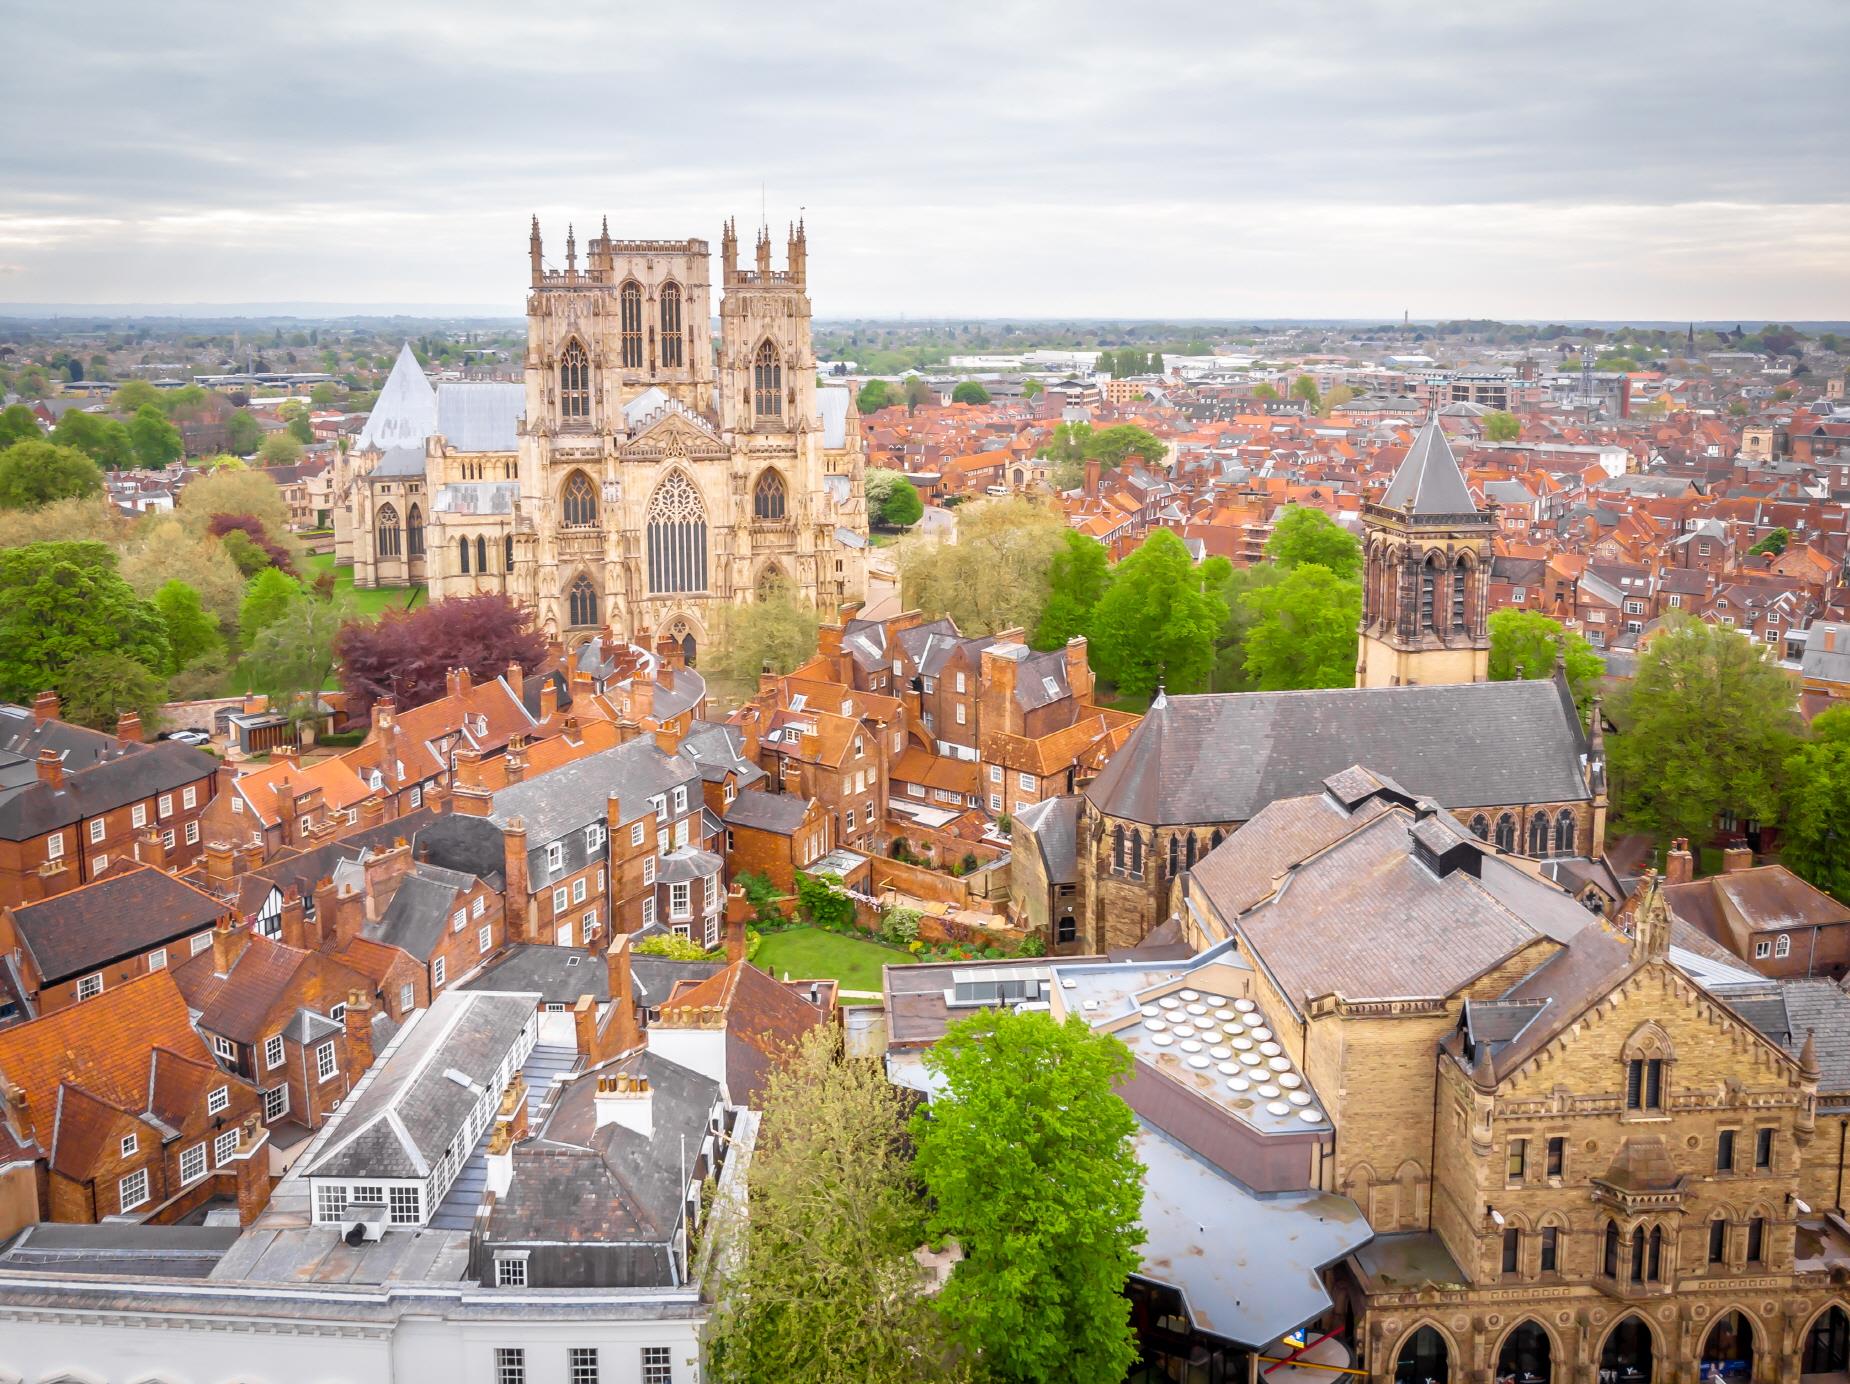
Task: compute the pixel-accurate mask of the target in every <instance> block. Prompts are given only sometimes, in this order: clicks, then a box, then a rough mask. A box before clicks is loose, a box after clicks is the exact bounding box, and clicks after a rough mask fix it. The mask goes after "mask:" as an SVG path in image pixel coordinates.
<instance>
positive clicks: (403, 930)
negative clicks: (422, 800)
mask: <svg viewBox="0 0 1850 1384" xmlns="http://www.w3.org/2000/svg"><path fill="white" fill-rule="evenodd" d="M475 885H476V879H475V876H473V875H465V874H462V873H461V872H459V871H456V870H446V869H444V868H443V867H442V866H440V865H430V864H426V863H423V862H419V863H418V864H415V865H413V866H412V867H411V871H410V873H408V874H407V875H405V877H404V878H403V879H401V880H400V881H399V882H398V889H397V890H396V892H394V893H393V895H392V902H391V903H389V904H387V905H386V910H385V912H384V913H382V914H380V916H379V920H378V921H377V922H372V923H368V924H366V926H365V927H363V928H361V929H360V935H361V936H362V937H366V938H368V939H370V940H371V941H374V942H383V943H385V944H386V945H387V946H390V947H398V948H400V949H401V950H403V951H406V952H409V953H410V954H411V955H412V956H415V957H417V958H418V959H420V960H422V961H428V960H430V958H431V957H432V956H433V955H434V954H435V953H436V950H437V943H438V942H440V941H442V940H443V932H444V929H445V928H447V927H448V926H449V922H450V915H451V914H452V913H454V912H455V911H456V907H457V903H456V900H457V899H458V898H459V897H460V896H462V895H465V894H467V893H468V892H469V891H470V890H471V889H473V888H475ZM477 926H480V924H477Z"/></svg>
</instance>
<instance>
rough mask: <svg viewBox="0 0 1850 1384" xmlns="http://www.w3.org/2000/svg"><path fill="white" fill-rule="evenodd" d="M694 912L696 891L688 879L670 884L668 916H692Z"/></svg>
mask: <svg viewBox="0 0 1850 1384" xmlns="http://www.w3.org/2000/svg"><path fill="white" fill-rule="evenodd" d="M693 912H694V891H693V890H692V889H690V888H689V887H688V884H687V881H686V880H677V881H676V882H675V883H673V884H671V885H669V886H668V916H669V917H670V918H690V917H692V916H693Z"/></svg>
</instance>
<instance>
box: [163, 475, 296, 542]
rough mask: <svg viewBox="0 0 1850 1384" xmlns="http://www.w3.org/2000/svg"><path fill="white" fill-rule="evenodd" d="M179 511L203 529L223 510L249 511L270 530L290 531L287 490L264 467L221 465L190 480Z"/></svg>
mask: <svg viewBox="0 0 1850 1384" xmlns="http://www.w3.org/2000/svg"><path fill="white" fill-rule="evenodd" d="M179 513H180V515H181V517H182V518H184V519H185V520H186V521H187V522H188V523H189V524H190V525H191V526H192V527H193V528H194V529H195V530H196V531H198V532H201V533H203V532H205V531H206V530H207V529H208V528H209V527H210V525H211V522H212V519H213V517H214V516H215V515H220V514H247V515H249V516H250V517H251V518H253V519H255V520H256V521H257V522H258V523H259V524H260V525H262V527H263V531H264V532H265V533H266V534H272V535H274V534H281V533H287V532H288V531H289V506H288V505H287V504H286V503H285V502H284V500H283V492H282V491H281V490H279V489H278V488H277V486H276V482H275V481H273V480H271V479H270V478H269V477H268V476H266V475H264V474H263V473H262V472H261V471H250V470H242V469H218V470H213V471H211V472H209V473H208V474H206V475H203V476H199V477H196V478H195V479H193V480H191V481H188V482H187V485H186V488H185V489H184V490H182V491H181V492H180V506H179Z"/></svg>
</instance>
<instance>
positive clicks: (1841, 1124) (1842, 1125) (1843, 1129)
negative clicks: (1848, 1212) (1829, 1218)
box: [1832, 1119, 1850, 1211]
mask: <svg viewBox="0 0 1850 1384" xmlns="http://www.w3.org/2000/svg"><path fill="white" fill-rule="evenodd" d="M1846 1143H1850V1119H1843V1120H1839V1121H1838V1122H1837V1198H1836V1200H1835V1201H1834V1202H1832V1205H1834V1206H1835V1207H1836V1208H1837V1209H1838V1210H1839V1211H1842V1210H1843V1209H1844V1149H1845V1145H1846Z"/></svg>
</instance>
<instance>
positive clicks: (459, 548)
mask: <svg viewBox="0 0 1850 1384" xmlns="http://www.w3.org/2000/svg"><path fill="white" fill-rule="evenodd" d="M456 552H457V555H458V557H460V558H461V560H462V574H463V575H464V576H465V577H466V576H468V575H469V538H468V535H467V534H465V535H464V536H463V537H461V538H459V539H457V540H456Z"/></svg>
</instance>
